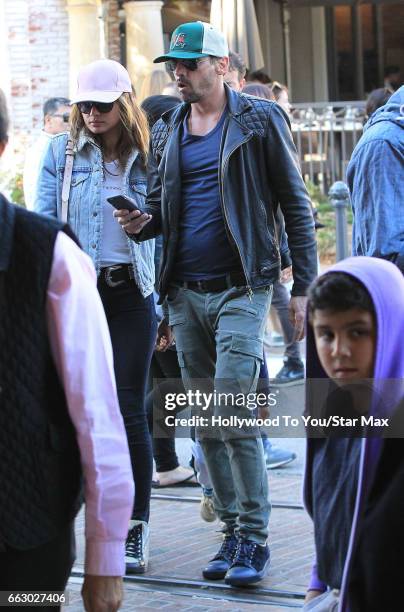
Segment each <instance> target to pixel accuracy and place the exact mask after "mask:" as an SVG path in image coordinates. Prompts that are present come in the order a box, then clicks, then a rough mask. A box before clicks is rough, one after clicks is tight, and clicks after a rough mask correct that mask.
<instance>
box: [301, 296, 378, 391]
mask: <svg viewBox="0 0 404 612" xmlns="http://www.w3.org/2000/svg"><path fill="white" fill-rule="evenodd" d="M311 324H312V326H313V330H314V337H315V341H316V348H317V354H318V356H319V359H320V362H321V365H322V366H323V369H324V370H325V372H326V373H327V375H328V376H329V377H330V378H332V379H333V380H335V382H336V383H337V384H338V381H341V382H342V381H346V380H360V379H366V378H372V377H373V366H374V355H375V348H376V327H375V323H374V321H373V316H372V314H371V313H370V312H368V311H366V310H361V309H356V308H355V309H351V310H346V311H342V312H335V311H332V310H315V311H314V314H313V317H312V321H311Z"/></svg>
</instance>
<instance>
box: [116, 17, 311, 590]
mask: <svg viewBox="0 0 404 612" xmlns="http://www.w3.org/2000/svg"><path fill="white" fill-rule="evenodd" d="M155 61H156V62H160V61H166V62H170V65H169V68H170V69H171V70H172V71H173V72H174V76H175V79H176V82H177V85H178V87H179V91H180V93H181V96H182V98H183V100H184V104H182V105H181V106H179V107H177V108H176V109H173V110H171V111H168V112H167V113H165V114H164V115H163V116H162V118H161V119H160V121H158V122H157V123H156V124H155V126H154V128H153V132H152V138H151V149H150V155H149V160H148V167H149V177H148V194H147V207H146V211H144V212H143V213H141V212H139V211H133V212H130V213H128V211H120V212H115V215H116V216H117V217H118V218H119V220H120V223H121V225H122V226H123V228H124V229H125V230H126V231H127V233H128V234H129V235H130V236H131V237H132V238H133V239H134V240H139V241H142V240H148V239H149V238H152V237H154V236H156V235H158V234H159V233H162V234H163V254H162V263H161V269H160V279H159V294H160V299H161V300H164V298H166V304H167V306H168V316H169V321H167V320H166V321H163V322H162V324H161V325H160V331H159V340H160V339H161V338H162V337H163V336H164V337H165V340H166V344H167V346H168V345H169V344H170V343H171V342H172V331H174V333H175V340H176V345H177V353H178V359H179V363H180V365H181V369H182V376H183V380H184V384H185V386H186V388H193V386H194V385H193V382H194V381H195V379H204V380H205V381H207V380H211V381H213V382H212V388H214V389H215V390H219V391H220V392H223V391H224V392H232V391H234V390H235V389H238V388H241V389H242V390H243V393H245V394H249V393H254V392H255V390H256V385H257V379H258V373H259V366H260V362H261V361H262V356H263V333H264V327H265V320H266V316H267V312H268V308H269V305H270V301H271V293H272V284H273V282H274V281H275V280H277V279H278V278H279V273H280V248H279V240H278V236H277V231H276V229H275V228H276V225H275V215H276V212H277V210H278V207H279V206H280V207H281V210H282V213H283V216H284V218H285V225H286V232H287V235H288V242H289V247H290V251H291V255H292V263H293V274H294V286H293V290H292V299H291V316H292V318H293V320H294V322H295V324H296V328H297V331H296V333H297V337H302V336H303V323H304V313H305V301H306V298H305V297H304V296H305V292H306V289H307V287H308V285H309V284H310V282H311V281H312V280H313V278H314V276H315V274H316V244H315V236H314V223H313V216H312V212H311V207H310V200H309V197H308V194H307V191H306V188H305V186H304V183H303V180H302V177H301V173H300V169H299V165H298V161H297V154H296V150H295V147H294V144H293V141H292V136H291V132H290V125H289V121H288V118H287V116H286V115H285V113H284V112H283V111H282V109H281V108H280V107H279V106H278V105H277V104H276V103H274V102H271V101H268V100H263V99H259V98H254V97H251V96H246V95H243V94H239V93H236V92H234V91H232V90H231V89H229V88H228V87H227V85H225V84H224V82H223V75H224V74H226V72H227V68H228V61H229V60H228V48H227V44H226V42H225V40H224V37H223V35H222V34H221V33H220V32H218V31H217V30H215V29H214V28H213V27H212V26H211V25H210V24H205V23H202V22H193V23H188V24H182V25H180V26H179V27H178V28H177V29H176V30H175V31H174V33H173V35H172V39H171V45H170V51H169V53H167V54H166V55H164V56H162V57H160V58H157V59H156V60H155ZM168 322H169V324H168ZM231 408H232V410H233V415H234V416H237V417H240V418H241V417H245V416H250V417H251V412H250V410H249V409H248V408H247V407H246V406H243V407H240V406H236V405H235V404H233V405H232V406H231ZM223 414H226V415H228V414H229V412H228V411H227V412H226V411H223V407H222V406H218V405H215V407H214V416H215V417H217V416H221V415H223ZM212 422H213V421H212ZM243 431H244V432H245V430H243ZM247 433H249V434H250V435H249V436H246V435H243V434H241V433H240V431H238V432H231V431H230V430H229V429H226V428H225V427H224V426H222V427H221V426H219V427H218V428H217V429H216V430H215V431H214V432H213V433H212V431H211V432H210V433H209V434H204V432H203V431H201V432H199V435H200V437H201V445H202V448H203V451H204V454H205V458H206V463H207V466H208V470H209V474H210V477H211V480H212V483H213V487H214V497H215V510H216V512H217V514H218V516H219V518H220V520H222V521H223V522H224V523H225V525H226V531H225V536H224V541H223V544H222V546H221V548H220V550H219V552H218V554H217V555H216V556H215V557H214V558H213V559H212V560H211V561H210V562H209V563H208V565H207V566H206V567H205V568H204V570H203V575H204V577H205V578H207V579H211V580H215V579H217V580H218V579H222V578H224V579H225V581H226V583H227V584H230V585H232V586H240V585H246V584H252V583H256V582H258V581H260V580H261V579H262V578H263V577H264V576H265V574H266V571H267V569H268V566H269V548H268V545H267V544H266V539H267V534H268V519H269V512H270V505H269V502H268V482H267V475H266V470H265V463H264V455H263V449H262V443H261V440H260V436H259V433H258V431H257V430H254V428H252V430H250V431H248V432H247ZM214 434H215V435H214ZM251 434H252V435H251ZM209 436H211V437H209Z"/></svg>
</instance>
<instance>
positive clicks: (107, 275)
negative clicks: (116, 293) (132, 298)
mask: <svg viewBox="0 0 404 612" xmlns="http://www.w3.org/2000/svg"><path fill="white" fill-rule="evenodd" d="M121 267H122V266H109V267H108V268H106V270H105V282H106V283H107V285H108V287H118V286H119V285H122V283H124V282H125V281H124V280H119V281H114V280H112V278H111V274H112V273H113V272H114V271H115V270H120V269H121Z"/></svg>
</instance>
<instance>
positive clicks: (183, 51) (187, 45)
mask: <svg viewBox="0 0 404 612" xmlns="http://www.w3.org/2000/svg"><path fill="white" fill-rule="evenodd" d="M208 55H212V56H214V57H227V56H228V55H229V47H228V45H227V42H226V39H225V37H224V36H223V34H222V33H221V32H219V30H217V29H216V28H214V27H213V26H212V25H211V24H210V23H205V22H204V21H191V22H190V23H183V24H181V25H179V26H178V28H176V29H175V30H174V32H173V34H172V36H171V42H170V50H169V52H168V53H167V54H166V55H160V57H156V59H155V60H154V63H155V64H158V63H159V62H168V61H169V60H170V59H197V58H198V57H207V56H208Z"/></svg>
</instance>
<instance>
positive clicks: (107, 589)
mask: <svg viewBox="0 0 404 612" xmlns="http://www.w3.org/2000/svg"><path fill="white" fill-rule="evenodd" d="M81 596H82V598H83V603H84V609H85V610H86V612H116V610H119V608H120V607H121V604H122V601H123V583H122V578H121V576H89V575H88V574H86V575H85V576H84V583H83V588H82V589H81Z"/></svg>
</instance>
